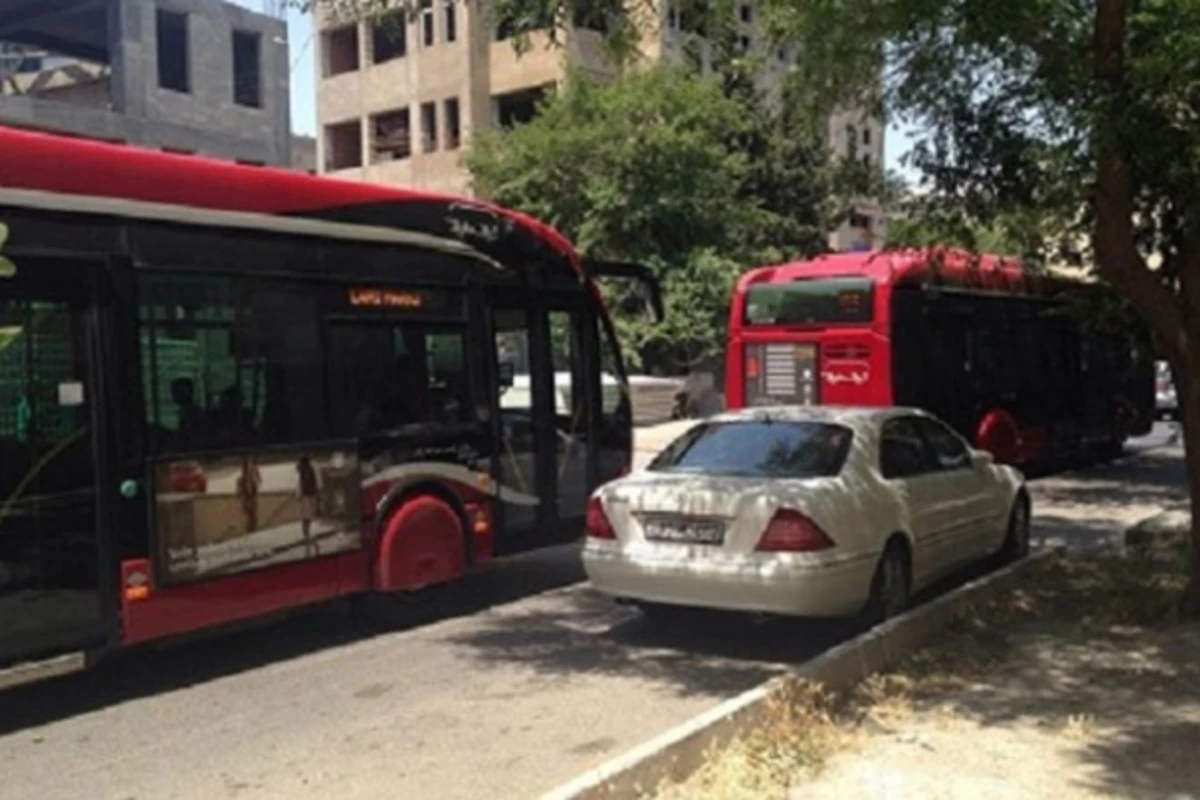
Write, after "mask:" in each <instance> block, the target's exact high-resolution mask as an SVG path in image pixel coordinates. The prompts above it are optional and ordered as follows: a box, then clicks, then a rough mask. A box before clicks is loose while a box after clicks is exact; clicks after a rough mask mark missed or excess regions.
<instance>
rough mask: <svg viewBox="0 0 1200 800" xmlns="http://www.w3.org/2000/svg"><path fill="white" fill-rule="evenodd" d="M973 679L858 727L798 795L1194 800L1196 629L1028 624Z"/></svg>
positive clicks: (1199, 692) (1199, 771) (1199, 673)
mask: <svg viewBox="0 0 1200 800" xmlns="http://www.w3.org/2000/svg"><path fill="white" fill-rule="evenodd" d="M1011 645H1012V652H1011V653H1010V654H1009V656H1008V657H1007V658H1005V659H1004V661H1003V663H1001V664H999V665H997V667H996V668H995V669H994V670H992V671H991V672H990V674H988V675H987V676H985V677H983V678H982V679H981V680H976V681H971V682H970V683H968V685H966V686H963V687H962V688H960V689H957V690H953V691H949V692H946V693H944V694H930V695H926V696H925V697H922V698H919V699H915V700H914V701H913V702H912V703H911V705H910V708H909V709H908V710H907V713H906V712H905V710H903V706H901V709H902V710H901V711H900V712H899V713H894V715H893V716H892V718H891V719H888V717H887V714H886V712H885V713H883V714H880V715H879V716H880V719H877V720H872V721H871V724H869V725H865V726H864V729H863V731H862V732H861V736H862V737H863V739H862V741H861V743H860V745H859V746H858V747H855V748H851V749H850V750H849V751H847V752H844V753H842V754H839V755H837V756H835V757H834V758H833V759H832V760H831V761H830V762H829V763H828V764H827V765H826V768H825V769H824V771H823V772H822V773H821V774H819V775H818V776H817V777H816V778H815V779H813V780H811V781H808V782H806V783H802V784H800V785H798V786H795V787H793V789H792V792H791V794H792V797H795V798H797V800H798V799H799V798H805V799H806V800H826V799H828V800H858V799H860V798H861V799H862V800H866V798H920V800H940V799H941V798H977V797H978V798H989V799H991V800H1008V799H1009V798H1011V799H1012V800H1018V798H1020V799H1022V800H1023V799H1024V798H1043V797H1045V798H1050V797H1053V798H1056V800H1068V799H1070V800H1076V799H1077V798H1078V799H1079V800H1082V798H1110V797H1122V798H1125V797H1128V798H1172V800H1182V798H1193V797H1200V627H1197V626H1191V627H1187V628H1176V629H1173V630H1168V631H1146V630H1137V629H1112V630H1109V631H1102V632H1084V631H1081V630H1079V629H1077V628H1076V629H1068V630H1064V629H1063V628H1062V626H1054V625H1045V626H1039V625H1032V626H1030V627H1029V628H1028V629H1026V630H1022V631H1020V632H1018V633H1016V634H1014V636H1013V638H1012V640H1011Z"/></svg>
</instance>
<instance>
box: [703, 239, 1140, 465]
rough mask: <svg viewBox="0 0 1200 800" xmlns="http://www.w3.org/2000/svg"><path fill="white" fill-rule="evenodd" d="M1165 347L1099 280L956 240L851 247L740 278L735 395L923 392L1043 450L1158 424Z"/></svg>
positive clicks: (968, 419)
mask: <svg viewBox="0 0 1200 800" xmlns="http://www.w3.org/2000/svg"><path fill="white" fill-rule="evenodd" d="M1153 359H1154V356H1153V350H1152V347H1151V344H1150V341H1149V336H1148V334H1147V332H1146V330H1145V328H1144V326H1142V325H1140V324H1139V323H1138V322H1137V321H1136V318H1135V317H1134V316H1133V315H1132V313H1131V312H1130V311H1129V309H1128V308H1127V307H1125V305H1124V304H1123V303H1121V302H1120V301H1119V300H1118V298H1116V297H1115V295H1114V294H1113V293H1112V292H1111V291H1110V290H1108V289H1107V288H1105V287H1103V286H1101V285H1099V284H1092V283H1086V282H1083V281H1078V280H1072V279H1066V278H1053V277H1049V276H1042V275H1037V274H1035V273H1032V272H1027V271H1025V270H1023V269H1022V268H1021V266H1020V264H1018V263H1017V262H1015V261H1012V260H1007V259H1002V258H999V257H995V256H986V255H985V256H976V255H973V254H969V253H965V252H959V251H954V250H949V249H945V250H941V249H931V250H926V251H919V250H908V251H894V252H874V253H839V254H831V255H827V256H821V257H818V258H816V259H814V260H811V261H806V262H799V263H792V264H784V265H780V266H770V267H763V268H759V269H755V270H752V271H750V272H748V273H746V274H745V275H743V276H742V278H741V279H740V280H739V281H738V284H737V288H736V290H735V292H734V295H733V304H732V309H731V312H730V319H729V346H728V352H727V355H726V365H727V366H726V369H727V372H726V382H725V392H726V404H727V405H728V406H729V407H730V408H739V407H744V406H755V405H773V404H779V403H783V404H790V403H825V404H863V405H907V406H917V407H921V408H925V409H928V410H929V411H931V412H933V413H935V414H938V415H939V416H941V417H942V418H944V419H945V420H947V421H948V422H950V423H951V424H953V425H954V426H955V427H957V429H958V430H959V431H960V432H961V433H962V434H963V435H964V436H965V437H967V438H968V439H969V440H970V441H971V442H973V443H974V444H975V445H976V446H977V447H980V448H982V449H986V450H990V451H991V452H992V453H993V454H994V455H995V456H996V458H997V459H998V460H1000V461H1004V462H1007V463H1013V464H1027V463H1031V462H1036V461H1042V460H1047V459H1051V458H1053V459H1059V458H1073V457H1077V456H1081V455H1086V454H1098V453H1105V452H1107V453H1114V452H1119V451H1120V448H1121V447H1122V445H1123V444H1124V442H1125V440H1126V438H1128V437H1129V436H1131V435H1138V434H1141V433H1146V432H1148V431H1149V430H1150V426H1151V425H1152V424H1153V410H1154V360H1153Z"/></svg>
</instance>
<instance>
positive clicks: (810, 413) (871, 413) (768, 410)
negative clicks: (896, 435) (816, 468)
mask: <svg viewBox="0 0 1200 800" xmlns="http://www.w3.org/2000/svg"><path fill="white" fill-rule="evenodd" d="M904 416H922V417H924V416H929V415H928V414H927V413H926V412H924V411H922V410H920V409H918V408H909V407H907V406H796V405H792V406H756V407H754V408H739V409H737V410H735V411H725V412H722V413H720V414H716V415H714V416H712V417H710V418H709V421H710V422H750V421H755V420H760V419H764V418H766V419H771V420H776V421H780V422H826V423H832V424H840V425H845V426H847V427H851V428H862V427H870V426H872V425H873V424H874V425H878V424H880V423H882V422H884V421H886V420H889V419H893V418H895V417H904Z"/></svg>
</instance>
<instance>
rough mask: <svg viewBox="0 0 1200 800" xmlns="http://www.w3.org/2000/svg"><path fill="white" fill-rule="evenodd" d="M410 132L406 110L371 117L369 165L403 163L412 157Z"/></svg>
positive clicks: (410, 127)
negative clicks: (389, 162) (392, 162)
mask: <svg viewBox="0 0 1200 800" xmlns="http://www.w3.org/2000/svg"><path fill="white" fill-rule="evenodd" d="M411 131H412V126H411V125H410V124H409V114H408V109H407V108H400V109H396V110H395V111H387V112H384V113H382V114H376V115H375V116H373V117H371V163H373V164H379V163H383V162H387V161H403V160H404V159H406V158H408V157H409V156H410V155H412V133H411Z"/></svg>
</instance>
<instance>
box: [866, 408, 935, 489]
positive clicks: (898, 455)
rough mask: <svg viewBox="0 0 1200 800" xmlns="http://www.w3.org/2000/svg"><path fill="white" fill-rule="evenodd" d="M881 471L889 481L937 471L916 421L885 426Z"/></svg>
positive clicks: (894, 421)
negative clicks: (915, 423) (934, 468)
mask: <svg viewBox="0 0 1200 800" xmlns="http://www.w3.org/2000/svg"><path fill="white" fill-rule="evenodd" d="M879 469H880V472H882V473H883V477H885V478H889V479H891V478H910V477H912V476H914V475H921V474H924V473H926V472H931V471H932V470H933V464H932V463H931V460H930V456H929V450H928V448H927V447H926V446H925V442H924V440H922V438H921V434H920V432H919V431H918V430H917V428H916V426H915V425H914V424H913V422H912V420H908V419H894V420H890V421H888V422H886V423H884V426H883V433H882V436H881V438H880V442H879Z"/></svg>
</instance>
